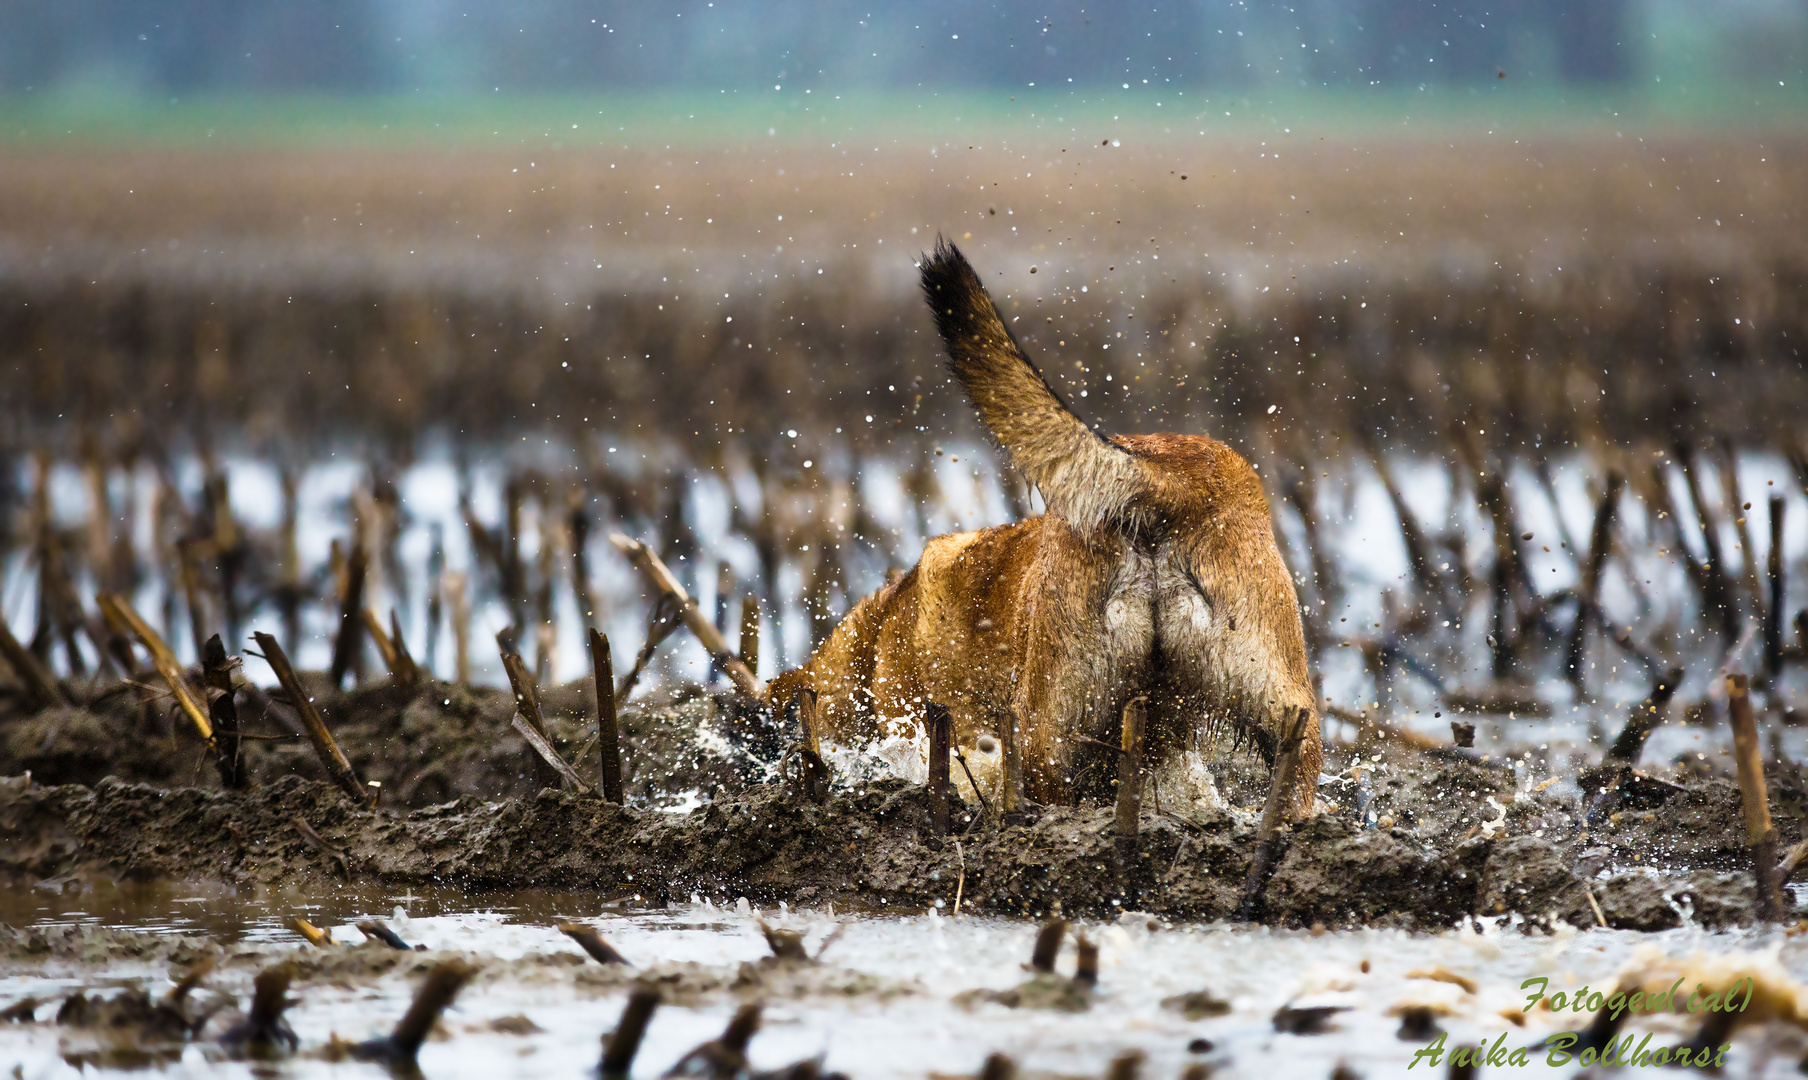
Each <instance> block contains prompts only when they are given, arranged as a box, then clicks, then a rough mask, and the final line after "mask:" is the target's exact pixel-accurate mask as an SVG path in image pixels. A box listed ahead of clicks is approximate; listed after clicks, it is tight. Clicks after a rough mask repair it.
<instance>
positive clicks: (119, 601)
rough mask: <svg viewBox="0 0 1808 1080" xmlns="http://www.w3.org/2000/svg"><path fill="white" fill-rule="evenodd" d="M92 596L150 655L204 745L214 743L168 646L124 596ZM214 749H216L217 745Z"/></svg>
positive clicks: (207, 724) (210, 725)
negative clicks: (127, 629) (109, 611)
mask: <svg viewBox="0 0 1808 1080" xmlns="http://www.w3.org/2000/svg"><path fill="white" fill-rule="evenodd" d="M94 599H95V602H96V603H98V604H100V606H101V608H102V609H103V610H105V609H109V608H110V609H111V610H112V613H113V617H115V618H117V619H118V620H119V621H120V622H121V623H123V624H125V625H126V626H127V627H128V628H130V629H131V631H132V634H133V636H134V637H136V638H137V639H138V643H139V644H140V645H143V646H144V647H145V651H147V652H149V653H150V654H151V665H152V666H153V667H155V668H156V669H157V674H158V675H161V676H162V677H163V682H164V685H166V686H168V687H169V690H170V693H171V694H172V695H173V696H174V697H175V699H176V704H178V705H180V706H182V711H183V712H184V713H187V714H188V718H189V720H190V721H191V722H192V723H193V724H194V725H195V730H196V731H198V732H200V733H201V738H202V739H204V740H205V741H206V742H207V745H208V746H210V747H212V746H214V738H213V723H212V722H211V721H210V720H208V719H207V716H206V715H205V714H204V713H203V712H202V711H201V706H200V705H199V704H198V703H196V701H195V696H194V694H192V693H191V692H190V691H189V689H188V680H187V679H185V678H183V677H182V665H181V664H179V663H177V662H176V654H175V653H172V652H170V648H169V646H168V645H165V644H164V643H163V639H162V638H161V637H158V636H157V631H155V630H152V629H151V627H150V624H149V623H147V622H145V621H144V620H143V619H142V618H140V617H139V615H138V612H136V611H134V610H133V609H132V605H131V603H130V602H128V601H127V600H126V598H125V597H123V596H120V595H119V594H118V593H101V594H100V595H99V596H97V597H95V598H94ZM203 644H205V643H203ZM215 749H216V752H217V749H218V748H217V747H216V748H215Z"/></svg>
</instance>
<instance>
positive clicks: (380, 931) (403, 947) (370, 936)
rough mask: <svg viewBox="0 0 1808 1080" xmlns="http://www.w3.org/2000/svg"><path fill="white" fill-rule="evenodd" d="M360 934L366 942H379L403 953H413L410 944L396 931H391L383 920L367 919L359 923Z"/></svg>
mask: <svg viewBox="0 0 1808 1080" xmlns="http://www.w3.org/2000/svg"><path fill="white" fill-rule="evenodd" d="M358 933H360V934H363V935H364V938H365V940H366V941H379V942H382V943H383V944H385V945H387V946H389V947H390V948H392V949H396V950H399V951H401V952H412V951H413V950H412V949H410V948H409V947H408V943H407V942H406V941H403V940H402V938H401V936H400V935H399V934H397V933H396V932H395V931H394V930H391V929H390V928H389V924H388V923H386V922H384V921H383V920H382V919H366V920H365V921H364V922H361V923H359V924H358Z"/></svg>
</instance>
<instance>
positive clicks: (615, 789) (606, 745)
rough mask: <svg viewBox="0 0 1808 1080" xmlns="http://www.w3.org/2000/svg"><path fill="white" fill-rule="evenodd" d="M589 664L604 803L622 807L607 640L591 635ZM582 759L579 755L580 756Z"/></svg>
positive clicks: (617, 728)
mask: <svg viewBox="0 0 1808 1080" xmlns="http://www.w3.org/2000/svg"><path fill="white" fill-rule="evenodd" d="M590 664H591V670H592V673H593V675H594V676H595V678H596V746H597V754H598V756H599V757H600V758H601V759H602V760H601V762H600V763H599V768H600V770H601V772H602V777H603V799H604V800H605V801H607V802H612V803H615V804H616V805H617V806H619V805H621V801H622V787H621V728H620V725H619V724H618V723H617V720H616V715H615V666H614V664H613V663H611V662H610V658H609V639H608V637H606V636H605V635H603V634H600V633H598V632H597V631H596V630H595V629H592V630H591V631H590ZM579 756H580V757H582V755H579Z"/></svg>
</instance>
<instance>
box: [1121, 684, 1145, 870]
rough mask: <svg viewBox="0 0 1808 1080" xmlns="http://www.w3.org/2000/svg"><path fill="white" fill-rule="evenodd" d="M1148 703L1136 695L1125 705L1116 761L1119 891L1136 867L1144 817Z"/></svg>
mask: <svg viewBox="0 0 1808 1080" xmlns="http://www.w3.org/2000/svg"><path fill="white" fill-rule="evenodd" d="M1148 712H1149V699H1148V698H1146V697H1143V696H1141V695H1138V696H1136V697H1133V698H1131V699H1130V700H1129V701H1128V702H1126V703H1125V705H1124V729H1123V740H1122V741H1123V745H1122V747H1121V748H1120V750H1121V752H1120V753H1119V754H1118V759H1117V821H1116V823H1115V828H1114V829H1113V832H1114V833H1115V834H1116V840H1115V841H1114V844H1115V846H1116V848H1117V866H1116V869H1117V880H1118V888H1119V889H1122V888H1124V886H1125V883H1126V882H1127V881H1128V880H1129V878H1130V870H1131V867H1132V866H1134V865H1135V863H1136V830H1137V828H1138V826H1139V825H1140V823H1141V819H1142V813H1143V725H1144V723H1145V722H1146V720H1147V717H1148Z"/></svg>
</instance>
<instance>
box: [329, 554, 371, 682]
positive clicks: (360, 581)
mask: <svg viewBox="0 0 1808 1080" xmlns="http://www.w3.org/2000/svg"><path fill="white" fill-rule="evenodd" d="M369 565H370V557H369V556H368V555H367V554H366V553H365V551H364V541H363V538H362V537H361V536H356V535H354V537H353V539H352V549H351V554H350V555H348V556H346V560H345V590H344V592H342V593H341V594H340V597H339V633H338V634H337V635H336V636H335V637H334V638H333V665H332V667H331V668H329V669H328V672H327V677H328V678H329V679H331V680H332V685H333V689H335V690H337V689H338V688H339V687H341V686H343V685H344V684H345V676H346V673H347V672H354V671H355V670H356V668H357V667H358V651H359V650H360V649H361V648H363V646H364V640H363V631H364V626H365V623H364V575H365V571H366V570H367V569H368V568H369Z"/></svg>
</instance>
